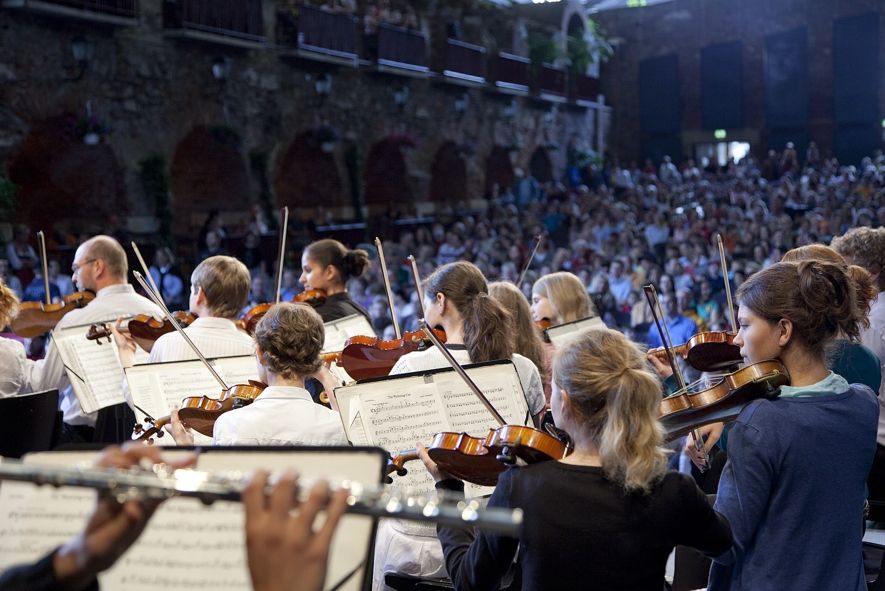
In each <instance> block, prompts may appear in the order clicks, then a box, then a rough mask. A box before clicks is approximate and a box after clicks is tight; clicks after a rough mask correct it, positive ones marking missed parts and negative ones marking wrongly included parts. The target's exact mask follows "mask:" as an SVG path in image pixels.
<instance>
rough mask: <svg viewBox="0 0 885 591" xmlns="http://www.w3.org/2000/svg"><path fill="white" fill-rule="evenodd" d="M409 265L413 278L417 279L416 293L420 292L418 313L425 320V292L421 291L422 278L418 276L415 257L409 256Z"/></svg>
mask: <svg viewBox="0 0 885 591" xmlns="http://www.w3.org/2000/svg"><path fill="white" fill-rule="evenodd" d="M409 263H410V264H411V266H412V277H413V278H414V279H415V291H417V292H418V311H419V312H420V313H421V316H420V317H421V318H424V290H423V289H421V277H420V276H419V275H418V262H417V261H416V260H415V256H414V255H411V254H410V255H409Z"/></svg>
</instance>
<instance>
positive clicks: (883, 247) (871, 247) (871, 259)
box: [830, 226, 885, 291]
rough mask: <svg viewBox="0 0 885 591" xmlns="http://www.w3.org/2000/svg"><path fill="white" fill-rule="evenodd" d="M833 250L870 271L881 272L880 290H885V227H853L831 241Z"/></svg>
mask: <svg viewBox="0 0 885 591" xmlns="http://www.w3.org/2000/svg"><path fill="white" fill-rule="evenodd" d="M830 246H832V247H833V250H835V251H836V252H838V253H839V254H840V255H842V256H843V257H851V259H852V260H853V262H854V263H856V264H858V265H860V266H861V267H863V268H864V269H866V270H867V271H869V272H870V273H876V272H878V273H879V285H878V288H879V290H880V291H882V290H885V272H883V271H885V269H882V266H883V265H885V262H883V261H885V228H868V227H865V226H864V227H861V228H852V229H850V230H848V231H847V232H846V233H845V234H843V235H842V236H836V237H835V238H833V240H832V241H831V242H830Z"/></svg>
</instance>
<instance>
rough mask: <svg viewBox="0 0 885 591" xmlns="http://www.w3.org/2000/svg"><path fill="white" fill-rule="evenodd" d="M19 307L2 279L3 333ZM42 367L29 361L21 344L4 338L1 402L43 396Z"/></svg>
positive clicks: (0, 357)
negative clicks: (15, 397)
mask: <svg viewBox="0 0 885 591" xmlns="http://www.w3.org/2000/svg"><path fill="white" fill-rule="evenodd" d="M18 307H19V300H18V296H16V295H15V292H14V291H12V289H11V288H10V287H9V286H8V285H6V283H4V281H3V278H2V277H0V330H2V329H5V328H6V327H7V326H9V323H10V322H11V321H12V319H13V318H14V317H15V315H16V314H17V313H18ZM42 366H43V362H42V361H32V360H31V359H28V355H27V352H26V351H25V347H24V344H22V342H21V341H18V340H15V339H9V338H6V337H0V398H7V397H10V396H19V395H22V394H30V393H31V392H39V391H40V385H41V381H40V380H41V377H42Z"/></svg>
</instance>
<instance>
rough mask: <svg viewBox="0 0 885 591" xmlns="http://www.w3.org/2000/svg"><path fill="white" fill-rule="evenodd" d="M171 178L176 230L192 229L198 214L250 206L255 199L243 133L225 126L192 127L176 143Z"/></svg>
mask: <svg viewBox="0 0 885 591" xmlns="http://www.w3.org/2000/svg"><path fill="white" fill-rule="evenodd" d="M169 180H170V182H169V186H170V189H171V192H172V204H171V205H172V212H173V216H174V219H175V231H176V233H186V232H188V231H190V230H191V225H192V224H191V221H192V218H193V217H194V214H204V213H206V212H208V211H211V210H240V209H242V210H246V209H248V208H249V203H250V202H251V188H250V184H249V173H248V170H247V168H246V161H245V158H243V154H242V152H241V151H240V140H239V137H238V136H237V135H236V133H235V132H234V131H233V130H230V129H228V128H225V127H208V126H205V125H199V126H197V127H194V128H193V129H191V130H190V131H189V132H188V133H187V135H185V136H184V138H182V140H181V141H180V142H178V145H177V146H176V147H175V153H174V154H173V156H172V165H171V166H170V170H169Z"/></svg>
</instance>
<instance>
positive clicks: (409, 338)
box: [320, 328, 446, 381]
mask: <svg viewBox="0 0 885 591" xmlns="http://www.w3.org/2000/svg"><path fill="white" fill-rule="evenodd" d="M433 333H434V335H435V336H436V337H437V338H438V339H439V340H441V341H443V342H445V339H446V333H445V332H443V331H441V330H439V329H437V328H434V329H433ZM427 344H428V337H427V334H426V333H425V332H424V331H423V330H415V331H410V332H406V333H405V334H403V336H402V338H399V339H389V340H384V339H380V338H378V337H369V336H353V337H350V338H349V339H347V341H345V343H344V349H342V350H341V351H340V352H335V353H324V354H322V355H321V356H320V357H321V358H322V359H323V361H325V362H329V363H331V362H335V363H337V364H338V365H340V366H341V367H343V368H344V371H346V372H347V375H349V376H350V377H352V378H353V379H355V380H357V381H360V380H365V379H368V378H377V377H383V376H386V375H389V374H390V370H391V369H393V366H394V365H396V362H397V361H399V358H400V357H402V356H403V355H405V354H406V353H411V352H412V351H419V350H422V349H424V348H425V347H426V346H427Z"/></svg>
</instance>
